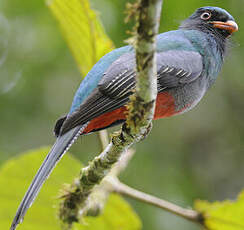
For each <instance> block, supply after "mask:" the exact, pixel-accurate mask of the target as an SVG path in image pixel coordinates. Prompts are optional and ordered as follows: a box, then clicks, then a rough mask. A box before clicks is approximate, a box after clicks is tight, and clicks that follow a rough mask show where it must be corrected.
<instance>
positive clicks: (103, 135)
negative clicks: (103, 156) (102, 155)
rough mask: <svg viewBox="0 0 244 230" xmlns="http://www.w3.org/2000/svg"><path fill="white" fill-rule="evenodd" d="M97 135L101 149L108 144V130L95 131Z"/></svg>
mask: <svg viewBox="0 0 244 230" xmlns="http://www.w3.org/2000/svg"><path fill="white" fill-rule="evenodd" d="M97 136H98V139H99V142H100V145H101V149H102V151H103V150H104V149H105V148H106V147H107V145H108V144H109V139H108V132H107V130H101V131H99V132H98V133H97Z"/></svg>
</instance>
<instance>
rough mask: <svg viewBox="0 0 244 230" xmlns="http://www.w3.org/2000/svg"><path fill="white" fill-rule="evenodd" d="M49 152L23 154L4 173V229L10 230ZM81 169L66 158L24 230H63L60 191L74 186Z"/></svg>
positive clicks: (0, 201)
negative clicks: (20, 204) (59, 217)
mask: <svg viewBox="0 0 244 230" xmlns="http://www.w3.org/2000/svg"><path fill="white" fill-rule="evenodd" d="M48 150H49V148H41V149H38V150H34V151H30V152H27V153H25V154H21V155H19V156H18V157H15V158H13V159H11V160H9V161H7V162H6V163H5V164H4V165H3V166H2V168H1V169H0V185H1V190H0V229H9V227H10V224H11V221H12V219H13V217H14V215H15V212H16V210H17V207H18V205H19V203H20V201H21V199H22V198H23V196H24V194H25V192H26V190H27V188H28V186H29V184H30V182H31V181H32V179H33V176H34V175H35V173H36V171H37V169H38V168H39V167H40V165H41V163H42V161H43V160H44V157H45V156H46V154H47V153H48ZM80 168H81V164H80V163H79V161H77V160H75V159H74V158H73V157H71V156H70V155H69V154H66V156H65V157H64V159H63V160H62V162H61V164H59V165H58V167H56V168H55V169H54V171H53V173H52V174H51V176H50V178H49V179H48V180H47V182H46V183H45V184H44V186H43V188H42V190H41V192H40V194H39V195H38V197H37V199H36V201H35V202H34V204H33V206H32V207H31V208H30V209H29V211H28V212H27V214H26V217H25V220H24V222H23V224H21V225H20V227H19V228H18V229H20V230H33V229H35V230H39V229H40V230H41V229H44V226H45V230H49V229H50V230H55V229H60V228H59V223H58V219H57V217H56V216H57V214H56V213H57V210H56V209H55V208H54V206H55V205H57V203H58V199H57V197H58V191H59V189H60V188H62V184H63V183H70V182H72V180H73V178H74V176H76V175H77V174H78V172H79V170H80Z"/></svg>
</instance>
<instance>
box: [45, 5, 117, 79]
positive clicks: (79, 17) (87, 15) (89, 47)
mask: <svg viewBox="0 0 244 230" xmlns="http://www.w3.org/2000/svg"><path fill="white" fill-rule="evenodd" d="M47 2H48V6H49V8H50V9H51V11H52V12H53V14H54V16H55V17H56V19H57V20H58V22H59V23H60V26H61V29H62V31H63V34H64V36H65V38H66V40H67V42H68V45H69V47H70V49H71V51H72V53H73V55H74V57H75V59H76V61H77V63H78V66H79V69H80V71H81V73H82V75H83V76H85V75H86V74H87V72H88V71H89V70H90V69H91V68H92V66H93V65H94V64H95V63H96V62H97V61H98V60H99V59H100V58H101V57H102V56H103V55H105V54H106V53H108V52H109V51H111V50H112V49H113V43H112V41H111V40H110V39H109V38H108V37H107V35H106V34H105V32H104V28H103V26H102V24H101V22H100V21H99V19H98V16H97V14H96V13H95V11H94V10H92V9H91V7H90V4H89V1H88V0H48V1H47Z"/></svg>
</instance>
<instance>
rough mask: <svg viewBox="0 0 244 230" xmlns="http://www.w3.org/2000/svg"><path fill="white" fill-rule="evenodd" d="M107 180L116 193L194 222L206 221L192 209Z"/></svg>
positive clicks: (113, 180)
mask: <svg viewBox="0 0 244 230" xmlns="http://www.w3.org/2000/svg"><path fill="white" fill-rule="evenodd" d="M106 180H107V183H110V185H112V187H113V189H114V192H117V193H119V194H121V195H125V196H128V197H131V198H134V199H136V200H139V201H142V202H144V203H147V204H151V205H153V206H156V207H158V208H161V209H164V210H166V211H168V212H171V213H173V214H175V215H177V216H180V217H182V218H185V219H187V220H190V221H192V222H195V223H198V224H203V220H204V219H203V216H202V215H201V214H200V213H199V212H197V211H194V210H192V209H186V208H182V207H180V206H178V205H176V204H173V203H171V202H168V201H166V200H162V199H159V198H157V197H155V196H152V195H149V194H146V193H143V192H141V191H138V190H136V189H133V188H131V187H129V186H127V185H125V184H123V183H121V182H120V181H119V180H118V179H117V178H116V177H110V178H108V179H106Z"/></svg>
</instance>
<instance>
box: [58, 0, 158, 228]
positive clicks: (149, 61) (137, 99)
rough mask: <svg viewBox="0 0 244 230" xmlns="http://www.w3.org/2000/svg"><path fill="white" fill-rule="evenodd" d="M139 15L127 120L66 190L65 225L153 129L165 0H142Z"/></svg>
mask: <svg viewBox="0 0 244 230" xmlns="http://www.w3.org/2000/svg"><path fill="white" fill-rule="evenodd" d="M137 4H138V16H137V18H136V42H135V47H134V48H135V53H136V64H137V68H136V72H137V74H136V89H135V93H134V94H133V96H131V98H130V103H129V104H128V115H127V119H126V123H125V124H124V125H123V127H122V129H121V130H120V131H119V132H116V133H114V134H113V135H112V140H111V142H110V144H109V145H108V146H107V147H106V148H105V150H104V151H103V152H102V153H101V154H100V155H99V156H97V157H95V158H94V159H93V160H92V161H91V162H90V163H89V165H88V166H87V167H85V168H83V169H82V170H81V173H80V176H79V178H77V179H76V180H75V181H74V183H73V184H72V185H71V186H70V189H68V190H66V192H65V194H64V195H63V200H62V201H61V205H60V212H59V217H60V219H61V220H62V222H63V223H64V224H65V226H66V228H67V227H68V228H69V227H71V226H72V223H73V222H77V221H79V219H80V217H81V216H83V215H84V214H86V211H87V207H86V206H87V204H88V197H89V196H90V195H91V193H92V191H93V190H94V187H95V186H96V185H98V184H100V182H101V181H102V179H103V178H104V177H105V176H106V175H108V173H109V172H110V171H111V168H112V167H113V165H114V164H115V163H116V162H118V161H119V159H120V158H121V156H122V155H123V154H124V153H125V152H126V151H127V150H128V148H129V147H130V146H131V145H132V144H134V143H136V142H138V141H140V140H142V139H144V138H145V136H146V135H147V134H148V132H149V131H150V129H151V121H152V118H153V116H154V108H155V100H156V95H157V87H156V86H157V80H156V54H155V50H156V44H155V40H156V35H157V32H158V27H159V21H160V20H159V19H160V13H161V5H162V0H140V1H139V2H138V3H137Z"/></svg>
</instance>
